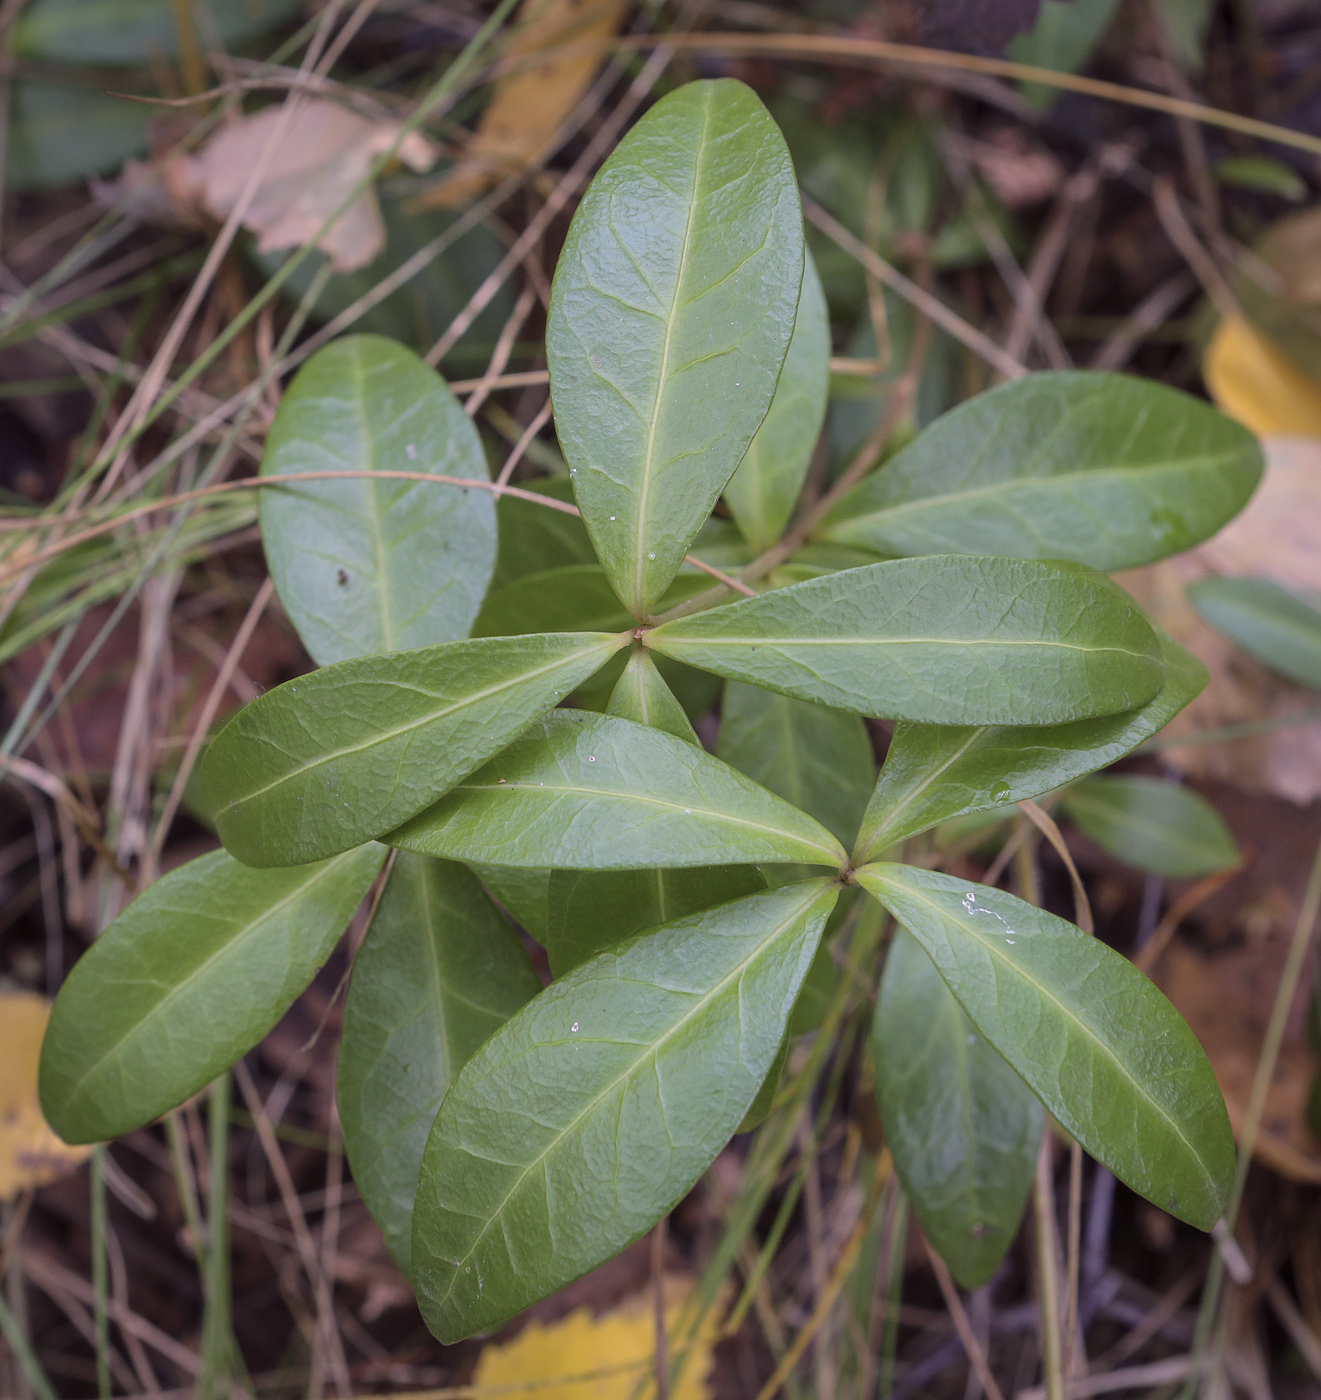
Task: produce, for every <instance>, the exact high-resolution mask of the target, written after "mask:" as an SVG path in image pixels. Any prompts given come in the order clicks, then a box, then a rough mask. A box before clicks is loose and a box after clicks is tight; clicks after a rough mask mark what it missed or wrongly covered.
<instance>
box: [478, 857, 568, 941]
mask: <svg viewBox="0 0 1321 1400" xmlns="http://www.w3.org/2000/svg"><path fill="white" fill-rule="evenodd" d="M468 868H469V869H470V870H471V871H472V873H473V874H474V875H476V877H477V878H478V879H479V880H480V881H481V882H482V884H484V885H485V886H486V888H487V890H488V891H489V892H490V893H491V894H492V895H494V896H495V898H496V899H497V900H498V901H499V903H500V904H501V905H502V906H503V907H504V910H505V912H506V913H507V914H508V915H509V917H510V918H511V919H513V920H515V921H516V922H517V923H520V924H522V926H523V927H524V928H525V929H526V930H527V931H528V933H530V934H531V935H532V937H533V938H535V939H536V940H537V942H538V943H540V944H541V945H542V946H543V947H544V946H545V943H546V921H547V919H549V917H550V906H549V905H548V903H547V893H548V891H549V889H550V871H549V870H527V869H522V870H520V869H518V868H516V867H515V866H512V865H485V864H482V863H481V862H478V861H473V862H470V863H469V866H468Z"/></svg>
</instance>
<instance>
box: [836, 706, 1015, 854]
mask: <svg viewBox="0 0 1321 1400" xmlns="http://www.w3.org/2000/svg"><path fill="white" fill-rule="evenodd" d="M993 728H996V726H995V725H990V724H979V725H978V726H977V727H976V728H975V729H974V730H973V732H972V733H971V734H970V735H969V736H968V738H967V740H966V742H964V743H963V744H960V745H959V747H958V748H957V749H956V750H955V751H954V752H953V753H952V754H950V756H949V757H948V758H947V759H946V760H945V762H944V763H942V764H940V765H939V766H938V767H937V768H935V769H934V770H933V771H932V772H930V773H928V774H927V776H926V777H925V778H923V779H922V781H921V782H920V783H918V784H917V786H916V787H913V788H910V789H909V790H908V792H907V793H905V794H903V795H902V796H901V797H900V799H899V801H898V802H897V803H896V804H895V805H894V806H893V807H891V808H890V811H889V813H888V814H887V815H886V816H885V817H884V819H883V820H882V821H881V822H880V823H879V824H878V825H877V826H876V828H875V829H874V830H873V831H872V832H871V833H870V834H869V835H868V836H867V837H866V844H865V845H864V844H863V837H862V833H861V832H859V834H858V847H859V849H858V852H857V862H858V864H860V865H865V864H866V863H867V862H868V861H870V860H872V859H874V858H875V856H876V855H877V854H878V853H879V852H880V851H882V850H884V849H885V846H878V845H877V842H878V841H879V839H880V838H881V837H882V836H884V834H885V832H886V830H887V829H888V828H890V827H893V826H894V825H895V822H896V820H897V819H898V818H899V817H900V816H902V814H903V813H904V812H905V811H907V810H908V809H909V808H910V807H912V805H913V804H914V803H915V802H916V801H917V800H918V798H919V797H921V796H922V794H923V793H924V792H926V791H927V790H928V789H929V788H930V787H931V786H932V784H933V783H935V782H937V781H938V780H939V779H940V778H942V777H944V776H945V774H946V773H948V772H949V770H950V769H951V768H952V767H953V766H954V765H955V764H956V763H957V762H958V761H959V759H961V758H962V757H963V756H964V755H965V754H966V753H967V752H968V750H969V749H970V748H972V746H973V745H974V744H975V743H976V742H977V741H978V739H980V738H981V737H982V735H983V734H985V733H986V731H987V730H988V729H993ZM933 825H934V823H933ZM885 845H893V841H887V842H886V843H885Z"/></svg>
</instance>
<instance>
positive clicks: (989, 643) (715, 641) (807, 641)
mask: <svg viewBox="0 0 1321 1400" xmlns="http://www.w3.org/2000/svg"><path fill="white" fill-rule="evenodd" d="M659 631H660V628H657V629H656V631H655V632H653V633H652V634H651V636H652V639H653V640H652V642H651V645H652V646H655V647H656V650H657V651H664V649H665V644H667V643H672V642H673V643H678V644H679V645H680V646H682V645H683V644H684V643H685V642H686V643H688V644H689V645H690V646H738V647H877V646H882V647H885V646H941V647H983V646H985V647H1038V648H1039V647H1052V648H1054V649H1056V650H1058V651H1080V652H1083V653H1084V654H1086V655H1088V656H1093V655H1098V654H1100V653H1102V652H1116V653H1118V654H1119V655H1120V656H1134V657H1137V658H1138V659H1139V660H1142V661H1155V660H1157V659H1158V658H1157V657H1154V656H1152V655H1151V654H1150V653H1149V652H1145V651H1132V650H1130V649H1129V648H1128V647H1120V646H1113V645H1105V646H1101V645H1097V646H1080V645H1078V644H1077V643H1076V642H1059V641H1052V640H1050V639H1041V638H1035V637H1023V638H1014V637H1006V638H1003V639H1001V638H997V637H749V636H730V637H710V636H705V635H703V634H702V633H700V632H691V633H689V634H687V635H686V636H685V635H684V634H683V633H682V632H679V633H671V634H670V635H669V636H668V637H662V638H661V639H660V640H661V645H660V646H656V642H655V640H654V639H655V637H656V633H657V632H659Z"/></svg>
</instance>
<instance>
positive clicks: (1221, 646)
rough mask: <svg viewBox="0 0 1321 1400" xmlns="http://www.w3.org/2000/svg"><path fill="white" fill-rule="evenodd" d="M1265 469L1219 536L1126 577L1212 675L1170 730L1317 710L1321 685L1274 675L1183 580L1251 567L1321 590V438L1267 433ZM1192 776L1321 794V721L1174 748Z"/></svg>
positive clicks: (1288, 793) (1303, 797)
mask: <svg viewBox="0 0 1321 1400" xmlns="http://www.w3.org/2000/svg"><path fill="white" fill-rule="evenodd" d="M1262 445H1263V447H1264V448H1265V452H1266V473H1265V476H1264V477H1263V478H1262V482H1261V485H1260V486H1259V487H1258V488H1257V491H1256V494H1255V495H1254V496H1253V497H1252V499H1251V500H1250V501H1249V502H1248V504H1247V507H1246V509H1245V510H1244V511H1243V512H1242V513H1241V514H1240V515H1238V516H1237V517H1236V518H1235V519H1233V520H1231V521H1230V522H1229V524H1228V525H1226V526H1225V528H1224V529H1223V530H1221V532H1220V533H1219V534H1218V535H1216V536H1215V537H1214V538H1212V539H1210V540H1208V541H1207V542H1206V543H1205V544H1203V545H1200V546H1199V547H1198V548H1197V549H1194V550H1190V551H1189V552H1188V553H1187V554H1182V555H1180V556H1179V557H1178V558H1175V559H1167V560H1165V561H1164V562H1162V563H1160V564H1152V565H1149V566H1148V567H1147V568H1145V569H1134V570H1131V571H1130V572H1128V573H1125V574H1120V575H1118V581H1119V582H1120V583H1121V584H1123V585H1124V587H1125V588H1127V589H1128V590H1129V592H1130V593H1132V594H1133V595H1134V596H1135V597H1136V598H1137V600H1138V602H1139V603H1141V604H1142V606H1143V607H1144V608H1146V609H1147V611H1148V612H1149V613H1151V615H1152V616H1153V617H1155V619H1156V620H1157V621H1158V622H1159V623H1160V624H1161V626H1162V627H1164V628H1165V630H1166V631H1167V632H1169V633H1170V635H1171V636H1173V637H1174V639H1175V640H1176V641H1178V642H1180V643H1181V644H1182V645H1183V646H1185V647H1187V648H1188V650H1189V651H1191V652H1192V653H1193V654H1194V655H1195V656H1196V657H1197V658H1198V659H1199V660H1200V661H1201V662H1202V664H1203V665H1204V666H1205V667H1206V668H1207V670H1208V671H1209V672H1210V673H1211V680H1210V683H1209V684H1208V685H1207V687H1206V689H1205V690H1204V691H1203V692H1202V694H1201V695H1199V696H1198V697H1197V699H1196V700H1194V701H1193V702H1192V704H1191V705H1189V706H1188V708H1187V709H1186V710H1184V711H1183V712H1182V713H1181V714H1180V715H1178V716H1176V718H1175V719H1174V720H1172V721H1171V722H1170V724H1169V726H1168V727H1167V729H1166V730H1165V732H1164V734H1163V736H1162V738H1168V739H1174V738H1178V737H1180V736H1182V735H1184V734H1191V733H1197V732H1198V731H1202V730H1208V729H1219V728H1221V727H1223V726H1225V725H1234V724H1244V723H1252V722H1254V721H1257V720H1263V719H1279V720H1287V719H1288V718H1289V717H1290V716H1293V715H1301V714H1303V713H1304V712H1307V711H1311V710H1315V709H1316V708H1317V696H1316V694H1315V692H1313V691H1309V690H1305V689H1304V688H1303V687H1302V686H1298V685H1294V684H1293V683H1292V682H1291V681H1286V680H1284V679H1283V678H1282V677H1280V676H1277V675H1275V674H1274V673H1273V672H1271V671H1269V670H1267V669H1266V667H1264V666H1262V665H1261V664H1260V663H1258V662H1256V661H1254V660H1253V659H1252V658H1251V657H1250V656H1248V655H1247V654H1246V653H1245V652H1243V651H1240V650H1239V648H1238V647H1236V646H1235V645H1234V644H1233V643H1232V642H1230V641H1229V640H1228V639H1227V638H1225V637H1222V636H1221V635H1220V633H1219V632H1217V631H1216V630H1215V629H1214V628H1213V627H1211V626H1210V624H1209V623H1206V622H1204V621H1203V620H1202V618H1201V617H1200V616H1199V614H1198V613H1197V612H1196V610H1195V609H1194V608H1193V606H1192V604H1191V603H1190V602H1189V601H1188V599H1187V598H1186V597H1185V596H1184V588H1185V586H1186V585H1187V584H1189V583H1192V582H1193V581H1194V580H1196V579H1199V578H1205V577H1207V576H1208V575H1213V574H1215V575H1228V576H1231V577H1236V576H1242V575H1251V576H1254V577H1258V578H1267V579H1270V580H1271V581H1272V582H1273V583H1277V584H1279V585H1280V587H1281V588H1287V589H1290V590H1292V591H1294V592H1300V591H1301V592H1311V593H1321V548H1318V541H1321V441H1318V440H1315V439H1311V438H1300V437H1293V438H1285V437H1279V438H1267V439H1265V440H1264V441H1263V444H1262ZM1164 757H1165V759H1166V760H1167V761H1168V762H1169V763H1171V764H1172V765H1173V766H1174V767H1176V768H1177V769H1179V770H1180V771H1181V772H1182V773H1184V774H1186V775H1188V776H1189V777H1197V778H1217V779H1221V780H1223V781H1226V782H1231V783H1234V784H1236V785H1237V786H1238V787H1240V788H1243V789H1245V790H1247V791H1258V792H1260V791H1264V792H1272V793H1275V794H1276V795H1277V796H1280V797H1286V798H1288V799H1289V800H1290V801H1291V802H1297V803H1300V804H1301V803H1306V802H1311V801H1313V800H1314V799H1315V798H1317V797H1321V724H1316V723H1300V724H1296V725H1287V724H1286V725H1284V726H1282V727H1281V728H1278V729H1275V730H1273V731H1271V732H1269V733H1266V734H1258V735H1254V736H1252V737H1250V738H1241V739H1235V740H1234V741H1233V742H1231V743H1214V744H1203V745H1199V746H1197V747H1190V748H1171V749H1168V750H1166V752H1165V754H1164Z"/></svg>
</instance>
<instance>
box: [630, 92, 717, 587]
mask: <svg viewBox="0 0 1321 1400" xmlns="http://www.w3.org/2000/svg"><path fill="white" fill-rule="evenodd" d="M710 127H711V90H710V89H709V88H708V89H705V90H704V92H703V101H702V136H701V140H700V142H699V143H698V147H697V157H696V160H695V161H694V164H693V191H692V197H691V198H690V200H689V203H688V218H687V222H686V223H685V224H684V231H683V249H682V251H681V252H680V254H679V270H678V272H677V274H676V275H675V279H674V295H673V297H672V298H671V300H670V309H669V314H668V316H667V317H666V319H665V339H664V341H663V342H662V345H661V363H660V373H659V375H658V377H657V380H656V397H655V399H654V400H653V402H652V406H651V422H650V423H649V424H648V425H647V447H646V451H645V453H644V454H643V458H642V477H641V481H640V482H639V490H638V519H637V529H636V532H635V534H634V537H633V605H634V607H636V608H639V609H640V608H641V606H642V597H643V587H642V581H643V574H644V573H645V572H646V556H647V549H646V540H647V517H648V515H649V513H650V507H651V489H652V475H653V473H654V471H655V465H656V463H655V457H656V425H657V424H658V423H659V421H660V416H661V404H662V401H663V400H664V398H665V388H666V384H667V382H668V380H669V373H670V352H671V349H672V347H673V340H674V326H675V322H676V321H677V320H678V316H679V310H680V303H681V300H682V296H683V286H684V278H685V276H686V275H687V272H688V262H689V258H690V256H691V254H692V243H693V223H694V220H695V217H696V212H697V204H698V191H699V190H700V188H701V184H702V161H703V158H704V157H705V155H706V148H707V133H708V132H709V130H710Z"/></svg>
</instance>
